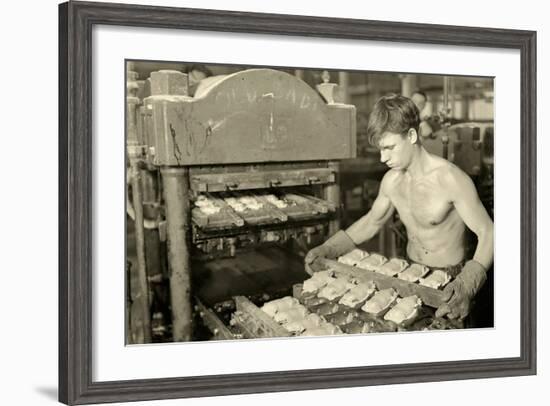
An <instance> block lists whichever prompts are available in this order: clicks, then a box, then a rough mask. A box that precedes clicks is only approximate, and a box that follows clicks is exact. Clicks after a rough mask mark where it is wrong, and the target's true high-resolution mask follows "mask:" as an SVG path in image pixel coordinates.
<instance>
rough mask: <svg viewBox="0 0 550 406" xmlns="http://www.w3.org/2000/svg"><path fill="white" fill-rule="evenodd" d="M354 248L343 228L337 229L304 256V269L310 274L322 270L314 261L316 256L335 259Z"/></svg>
mask: <svg viewBox="0 0 550 406" xmlns="http://www.w3.org/2000/svg"><path fill="white" fill-rule="evenodd" d="M354 248H356V246H355V243H354V242H353V240H352V239H351V238H350V236H349V235H348V234H347V233H346V232H345V231H343V230H340V231H338V232H337V233H336V234H334V235H333V236H332V237H330V238H329V239H328V240H326V241H325V242H324V243H323V244H321V245H319V246H318V247H315V248H313V249H311V250H310V251H309V252H308V253H307V255H306V257H305V260H304V262H305V269H306V272H307V273H308V274H310V275H313V273H314V272H319V271H321V270H322V266H321V265H320V264H318V263H316V262H315V260H316V259H317V258H327V259H336V258H338V257H339V256H341V255H344V254H347V253H348V252H350V251H351V250H353V249H354Z"/></svg>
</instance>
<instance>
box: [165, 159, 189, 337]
mask: <svg viewBox="0 0 550 406" xmlns="http://www.w3.org/2000/svg"><path fill="white" fill-rule="evenodd" d="M161 174H162V184H163V190H164V201H165V204H166V225H167V234H168V264H169V270H170V297H171V304H172V323H173V326H172V331H173V339H174V341H189V340H191V332H192V331H191V328H192V325H191V322H192V318H191V313H192V312H191V275H190V274H191V265H190V262H189V247H190V243H189V241H188V240H189V227H190V224H189V178H188V170H187V168H162V169H161Z"/></svg>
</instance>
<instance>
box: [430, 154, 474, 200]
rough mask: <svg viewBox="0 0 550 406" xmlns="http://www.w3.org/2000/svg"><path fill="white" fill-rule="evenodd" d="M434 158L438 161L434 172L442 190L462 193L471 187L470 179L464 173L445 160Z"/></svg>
mask: <svg viewBox="0 0 550 406" xmlns="http://www.w3.org/2000/svg"><path fill="white" fill-rule="evenodd" d="M436 158H437V159H438V166H437V168H436V170H435V172H436V174H437V175H436V176H437V179H438V181H439V184H440V186H441V187H442V188H444V189H447V190H449V191H451V192H457V191H459V192H463V191H464V188H471V187H473V182H472V179H471V178H470V177H469V176H468V174H467V173H466V172H464V171H463V170H462V169H460V168H459V167H458V166H456V165H455V164H453V163H452V162H449V161H447V160H446V159H443V158H440V157H436Z"/></svg>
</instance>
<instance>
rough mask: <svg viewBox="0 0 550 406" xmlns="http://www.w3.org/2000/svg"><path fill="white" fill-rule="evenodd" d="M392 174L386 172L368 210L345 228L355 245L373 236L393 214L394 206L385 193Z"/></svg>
mask: <svg viewBox="0 0 550 406" xmlns="http://www.w3.org/2000/svg"><path fill="white" fill-rule="evenodd" d="M392 176H393V174H391V171H390V172H388V173H386V175H385V176H384V178H383V179H382V183H381V184H380V191H379V192H378V196H377V197H376V200H375V201H374V203H373V205H372V207H371V209H370V210H369V212H368V213H367V214H365V215H364V216H363V217H361V218H360V219H359V220H357V221H356V222H355V223H353V224H352V225H351V226H349V228H348V229H347V230H346V233H347V234H348V235H349V236H350V238H351V239H352V240H353V242H354V243H355V244H356V245H358V244H361V243H363V242H365V241H368V240H370V239H371V238H372V237H374V236H375V235H376V234H377V233H378V231H380V229H381V228H382V226H383V225H384V224H385V223H386V221H388V219H389V218H390V217H391V215H392V214H393V212H394V210H395V208H394V206H393V204H392V203H391V201H390V199H389V197H388V196H387V194H386V190H388V189H387V188H388V187H389V183H390V182H391V179H392Z"/></svg>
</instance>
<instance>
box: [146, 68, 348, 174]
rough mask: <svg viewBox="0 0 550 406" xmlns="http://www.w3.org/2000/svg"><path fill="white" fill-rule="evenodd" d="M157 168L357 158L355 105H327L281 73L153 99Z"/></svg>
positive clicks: (244, 76)
mask: <svg viewBox="0 0 550 406" xmlns="http://www.w3.org/2000/svg"><path fill="white" fill-rule="evenodd" d="M144 102H145V104H146V106H147V109H148V110H150V112H151V114H152V123H153V125H152V128H151V130H152V132H153V134H149V138H148V139H149V142H150V145H149V146H150V147H153V148H154V151H155V154H154V156H153V157H152V162H153V163H154V164H155V165H206V164H219V163H224V164H231V163H243V162H266V161H307V160H327V159H346V158H353V157H355V155H356V141H355V106H352V105H344V104H333V105H327V104H326V103H325V102H324V101H323V100H322V99H321V97H320V96H319V95H318V94H317V93H316V92H315V90H313V89H312V88H311V87H309V86H308V85H307V84H306V83H305V82H303V81H301V80H299V79H297V78H296V77H294V76H292V75H289V74H287V73H284V72H281V71H275V70H271V69H252V70H247V71H242V72H237V73H235V74H232V75H228V76H227V77H225V78H223V79H222V80H220V81H218V82H217V83H216V84H215V85H213V86H212V87H211V88H210V89H208V90H207V91H206V92H205V93H204V94H203V95H202V96H200V97H198V98H186V97H183V96H173V95H167V96H151V97H148V98H146V99H145V101H144Z"/></svg>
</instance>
